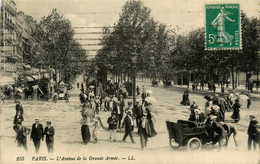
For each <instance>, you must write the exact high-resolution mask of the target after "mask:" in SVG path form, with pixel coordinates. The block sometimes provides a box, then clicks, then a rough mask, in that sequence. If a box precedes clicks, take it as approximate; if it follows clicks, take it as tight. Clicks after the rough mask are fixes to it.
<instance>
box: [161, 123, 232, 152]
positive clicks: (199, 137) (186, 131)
mask: <svg viewBox="0 0 260 164" xmlns="http://www.w3.org/2000/svg"><path fill="white" fill-rule="evenodd" d="M166 126H167V130H168V132H169V143H170V146H171V148H173V149H177V148H180V147H185V146H186V148H187V150H188V151H196V150H200V149H201V147H202V145H207V144H208V143H211V142H213V139H211V138H209V137H208V134H207V132H206V127H205V126H198V125H197V124H196V123H195V122H192V121H186V120H178V121H177V123H175V122H171V121H166ZM227 142H228V139H227V138H226V139H225V140H224V145H223V146H226V145H227Z"/></svg>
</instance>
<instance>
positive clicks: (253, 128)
mask: <svg viewBox="0 0 260 164" xmlns="http://www.w3.org/2000/svg"><path fill="white" fill-rule="evenodd" d="M257 125H258V121H257V120H256V117H255V116H254V115H250V123H249V126H248V129H247V134H248V150H249V151H250V150H251V145H252V142H253V147H254V150H256V145H257V144H258V148H259V149H260V144H259V131H258V129H257Z"/></svg>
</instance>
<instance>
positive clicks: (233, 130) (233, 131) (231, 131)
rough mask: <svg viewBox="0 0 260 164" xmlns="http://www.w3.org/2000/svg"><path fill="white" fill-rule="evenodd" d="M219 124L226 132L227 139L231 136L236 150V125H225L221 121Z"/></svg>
mask: <svg viewBox="0 0 260 164" xmlns="http://www.w3.org/2000/svg"><path fill="white" fill-rule="evenodd" d="M220 124H221V125H222V126H223V127H224V129H225V130H226V131H227V136H228V139H229V137H230V136H231V135H232V134H233V139H234V143H235V146H236V148H238V144H237V139H236V138H237V132H238V129H237V127H236V125H234V124H227V123H224V122H222V121H221V122H220ZM227 146H228V142H227Z"/></svg>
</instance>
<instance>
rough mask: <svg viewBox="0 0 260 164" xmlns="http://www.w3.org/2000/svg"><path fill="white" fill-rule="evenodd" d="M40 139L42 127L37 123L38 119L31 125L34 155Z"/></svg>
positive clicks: (37, 149)
mask: <svg viewBox="0 0 260 164" xmlns="http://www.w3.org/2000/svg"><path fill="white" fill-rule="evenodd" d="M41 139H42V140H43V139H44V136H43V127H42V124H41V123H40V121H39V118H35V123H34V124H33V125H32V132H31V140H33V144H34V147H35V149H36V153H38V152H39V149H40V144H41Z"/></svg>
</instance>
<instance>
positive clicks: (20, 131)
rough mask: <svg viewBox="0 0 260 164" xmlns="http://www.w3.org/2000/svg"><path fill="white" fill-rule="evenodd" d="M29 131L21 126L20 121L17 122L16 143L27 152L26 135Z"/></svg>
mask: <svg viewBox="0 0 260 164" xmlns="http://www.w3.org/2000/svg"><path fill="white" fill-rule="evenodd" d="M30 131H31V130H30V129H29V128H27V127H25V126H23V125H22V121H18V122H17V131H16V141H17V143H18V147H21V146H23V148H24V149H25V150H26V151H27V150H28V148H27V135H28V134H30Z"/></svg>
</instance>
